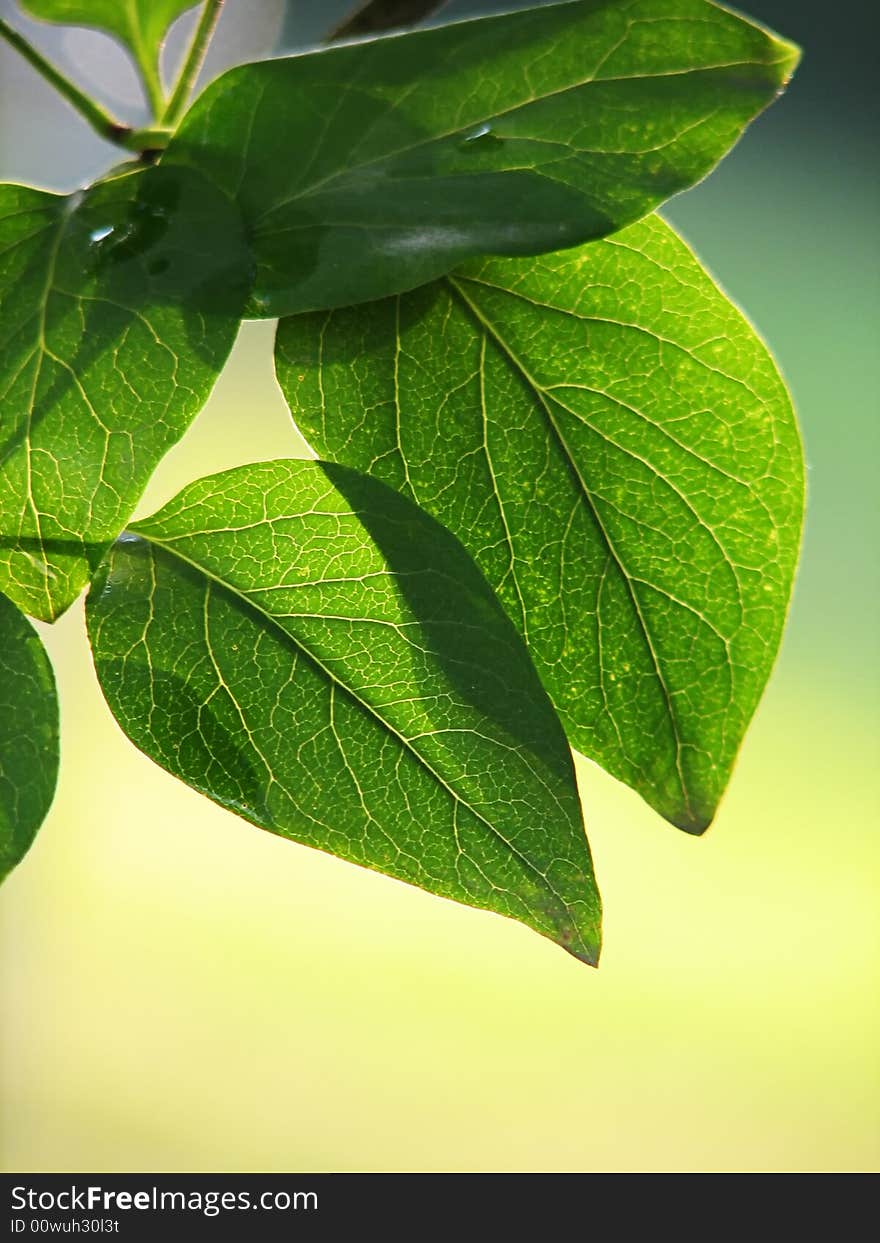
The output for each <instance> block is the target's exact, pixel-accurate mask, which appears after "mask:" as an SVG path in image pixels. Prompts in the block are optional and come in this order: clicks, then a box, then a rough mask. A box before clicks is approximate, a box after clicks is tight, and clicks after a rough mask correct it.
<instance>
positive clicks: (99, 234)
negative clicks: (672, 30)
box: [89, 224, 113, 246]
mask: <svg viewBox="0 0 880 1243" xmlns="http://www.w3.org/2000/svg"><path fill="white" fill-rule="evenodd" d="M112 232H113V225H112V224H107V225H104V226H103V228H100V229H92V231H91V233H90V234H89V241H90V242H91V243H92V245H93V246H97V245H98V243H99V242H103V240H104V238H105V237H109V236H110V234H111V233H112Z"/></svg>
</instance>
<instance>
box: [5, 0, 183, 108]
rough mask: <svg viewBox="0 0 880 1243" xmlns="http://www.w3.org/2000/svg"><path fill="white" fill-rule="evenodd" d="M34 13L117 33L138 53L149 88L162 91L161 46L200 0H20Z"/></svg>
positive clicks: (150, 91) (51, 20) (66, 23)
mask: <svg viewBox="0 0 880 1243" xmlns="http://www.w3.org/2000/svg"><path fill="white" fill-rule="evenodd" d="M19 3H20V4H21V7H22V8H23V9H24V10H25V11H26V12H28V13H30V14H31V15H32V16H33V17H39V18H42V20H43V21H47V22H62V23H64V24H65V25H70V26H91V27H92V28H93V29H95V30H103V31H104V33H105V34H109V35H113V36H114V38H116V39H118V40H119V42H120V43H122V44H123V45H124V46H125V47H126V48H128V50H129V51H130V52H131V54H132V56H133V57H134V59H135V61H136V63H137V65H138V67H139V69H140V71H141V74H142V75H143V78H144V81H145V84H146V85H147V89H148V92H149V93H150V94H151V96H154V92H156V91H159V93H161V88H160V86H159V49H160V48H161V46H162V41H163V40H164V38H165V35H166V33H167V31H168V27H169V26H170V25H171V23H172V22H173V21H175V20H176V19H177V18H178V17H180V15H181V13H185V12H186V10H187V9H191V8H193V7H194V4H195V3H196V0H19Z"/></svg>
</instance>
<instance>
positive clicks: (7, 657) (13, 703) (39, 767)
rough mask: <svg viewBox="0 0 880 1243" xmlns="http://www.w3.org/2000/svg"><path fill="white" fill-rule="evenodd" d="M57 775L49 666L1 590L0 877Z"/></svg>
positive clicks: (46, 803) (21, 850) (26, 843)
mask: <svg viewBox="0 0 880 1243" xmlns="http://www.w3.org/2000/svg"><path fill="white" fill-rule="evenodd" d="M57 777H58V699H57V696H56V694H55V678H54V676H53V674H52V666H51V665H50V664H49V657H48V656H47V655H46V652H45V649H44V647H43V645H42V643H41V642H40V639H39V636H38V635H37V633H36V631H35V630H34V628H33V626H32V625H31V624H30V622H29V621H28V620H27V619H26V618H25V617H22V615H21V613H19V611H18V609H17V608H16V607H15V605H14V604H12V603H11V602H10V601H9V600H7V599H6V597H5V596H2V595H0V880H3V878H4V877H5V876H6V875H7V874H8V873H9V872H10V871H11V870H12V869H13V868H14V867H15V865H16V864H17V863H19V862H20V861H21V859H22V858H23V857H24V855H25V854H26V853H27V851H28V849H29V848H30V845H31V843H32V842H33V840H34V837H35V836H36V834H37V830H38V829H39V827H40V825H41V824H42V823H43V820H44V819H45V818H46V813H47V811H48V810H49V807H50V805H51V802H52V797H53V795H54V794H55V782H56V780H57Z"/></svg>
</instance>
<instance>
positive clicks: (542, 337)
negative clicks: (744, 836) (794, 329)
mask: <svg viewBox="0 0 880 1243" xmlns="http://www.w3.org/2000/svg"><path fill="white" fill-rule="evenodd" d="M276 365H277V371H278V377H279V380H280V382H281V386H282V388H283V390H284V392H285V394H286V396H287V398H288V400H289V402H290V405H291V408H292V410H293V414H294V418H295V419H296V422H297V424H298V426H299V428H300V429H301V431H302V432H303V434H304V435H305V436H306V437H307V439H309V440H310V442H311V443H312V445H313V446H314V447H315V448H316V450H317V451H318V453H319V454H320V455H321V456H323V457H327V458H333V459H337V460H340V461H343V462H346V463H348V464H349V465H351V466H356V467H359V468H360V469H362V470H366V471H369V472H371V473H372V474H374V475H375V476H376V477H378V478H381V479H383V480H384V481H385V482H387V483H389V484H391V485H393V486H394V487H396V488H399V489H400V490H402V491H403V492H406V493H407V494H408V495H409V496H411V497H412V498H413V499H415V500H416V501H417V502H418V503H419V504H420V505H422V506H423V507H424V508H425V509H426V510H427V511H428V512H429V513H431V514H433V515H434V516H435V517H437V518H438V519H440V520H441V521H442V522H443V523H445V524H446V525H447V526H448V527H449V528H450V530H452V531H453V532H455V534H457V535H458V537H459V538H460V539H461V540H462V541H463V543H464V544H465V545H466V547H467V548H468V549H469V551H470V552H471V554H472V555H473V556H474V558H475V559H476V561H477V563H478V565H479V566H480V567H481V569H482V570H483V572H484V573H485V574H486V576H487V578H488V580H489V582H490V583H492V584H493V586H494V587H495V590H496V591H497V592H498V594H499V596H500V598H501V600H502V602H503V604H504V605H505V607H506V608H507V611H508V613H509V615H510V617H511V618H512V619H513V621H514V622H515V623H516V624H517V625H518V626H519V628H520V630H521V631H522V633H523V635H524V636H525V637H526V639H527V642H528V646H529V651H530V652H531V655H532V658H533V660H534V661H535V664H536V667H537V669H538V672H539V673H540V675H541V678H542V680H543V682H544V685H545V687H546V688H547V690H548V692H549V694H550V698H551V699H552V700H553V703H554V704H555V706H556V709H557V711H558V712H559V713H560V715H561V718H562V721H563V724H564V726H565V728H566V731H567V733H568V737H569V739H570V741H571V742H572V745H573V746H575V747H576V748H577V749H578V750H580V751H581V752H583V753H584V754H585V755H587V756H590V757H591V758H592V759H594V760H597V761H598V762H599V763H600V764H602V765H603V766H604V767H605V768H606V769H608V770H609V771H610V772H611V773H613V774H614V775H615V776H616V777H619V778H620V779H621V780H623V781H625V782H627V783H628V784H630V785H632V786H634V787H635V788H636V789H637V790H639V791H640V792H641V794H642V795H643V796H644V797H645V798H646V799H647V800H648V802H650V803H651V804H652V805H653V806H654V807H655V808H657V810H658V811H660V812H661V813H662V814H663V815H664V816H666V817H667V818H668V819H669V820H671V821H672V822H673V823H674V824H677V825H679V826H680V827H681V828H684V829H687V830H688V831H690V832H696V833H699V832H701V831H702V830H703V829H704V828H705V827H706V826H707V825H708V824H709V822H710V820H711V818H712V816H713V813H714V811H715V808H716V805H717V803H718V800H719V798H720V797H721V794H722V792H723V790H724V788H725V785H726V784H727V781H728V778H729V775H730V770H731V767H732V765H733V761H734V758H735V756H736V752H737V749H738V747H739V744H740V741H741V739H742V737H743V734H744V732H745V729H746V727H747V725H748V722H749V719H750V717H751V716H752V713H753V712H754V709H755V706H756V704H757V702H758V699H759V697H760V694H761V692H762V690H763V688H764V684H765V682H766V680H767V677H768V675H769V672H770V669H771V666H772V663H773V660H774V657H775V654H776V650H777V647H778V645H779V640H780V635H781V632H782V627H783V623H784V620H785V614H786V609H787V605H788V599H789V595H790V592H791V586H792V579H793V575H794V570H795V565H796V561H797V553H798V546H799V539H800V529H801V519H802V510H803V497H804V485H803V467H802V461H801V450H800V442H799V437H798V431H797V426H796V422H795V418H794V414H793V412H792V408H791V403H790V399H789V396H788V393H787V392H786V389H785V386H784V384H783V382H782V381H781V379H780V378H779V375H778V373H777V371H776V368H775V366H774V364H773V361H772V359H771V357H770V355H769V354H768V352H767V350H766V349H765V347H764V346H763V344H762V343H761V342H760V340H759V339H758V338H757V336H756V335H755V333H754V331H753V330H752V328H751V327H750V326H749V324H748V323H747V322H746V321H745V320H744V319H743V317H742V316H741V315H740V313H739V312H738V311H737V310H736V309H735V308H734V307H733V306H732V305H731V304H730V303H729V302H728V301H727V299H726V298H725V297H724V295H723V294H722V293H721V291H720V290H719V289H718V288H717V287H716V286H715V285H714V284H713V282H712V280H711V279H710V278H709V276H708V275H707V274H706V272H705V271H704V270H703V269H702V268H701V267H700V265H699V263H698V262H697V260H696V259H695V258H694V256H693V255H692V254H691V252H690V250H689V249H688V247H687V246H686V245H685V243H684V242H683V241H682V240H681V239H680V238H678V237H677V236H676V235H675V233H674V232H673V231H672V229H670V228H669V226H668V225H666V224H665V223H664V222H663V221H662V220H660V219H659V217H656V216H655V217H651V218H649V219H647V220H645V221H642V222H641V223H639V224H637V225H634V226H631V227H630V228H629V229H627V230H625V231H623V232H621V233H619V234H617V235H615V237H613V238H610V239H608V240H606V241H602V242H594V243H592V244H590V245H588V246H585V247H583V248H582V249H580V250H578V251H574V252H569V253H566V254H558V255H550V256H545V257H543V258H541V259H537V260H534V259H530V260H498V259H495V260H486V261H483V262H474V263H472V264H471V265H470V266H469V267H465V268H463V269H461V270H459V271H458V272H457V273H455V274H454V276H452V277H450V278H447V279H446V280H444V281H443V282H439V283H435V284H433V285H431V286H429V287H426V288H424V289H420V290H417V291H416V292H415V293H412V294H408V295H406V296H404V297H399V298H393V299H387V300H385V301H383V302H379V303H375V304H373V305H370V306H365V307H356V308H352V309H348V310H341V311H334V312H329V313H322V314H318V313H315V314H311V315H307V316H301V317H298V318H293V319H288V320H286V321H283V322H282V324H281V326H280V328H279V334H278V343H277V351H276Z"/></svg>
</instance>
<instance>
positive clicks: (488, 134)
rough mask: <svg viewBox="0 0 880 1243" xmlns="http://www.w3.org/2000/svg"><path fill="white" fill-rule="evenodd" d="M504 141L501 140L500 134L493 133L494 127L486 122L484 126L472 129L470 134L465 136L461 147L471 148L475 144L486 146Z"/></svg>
mask: <svg viewBox="0 0 880 1243" xmlns="http://www.w3.org/2000/svg"><path fill="white" fill-rule="evenodd" d="M503 141H504V139H503V138H500V137H499V136H498V134H496V133H494V132H493V130H492V126H491V125H490V124H489V122H488V121H484V122H483V123H482V125H478V126H477V127H476V129H472V130H471V132H470V133H469V134H465V136H464V138H463V139H462V141H461V145H462V146H463V147H470V146H472V145H473V144H474V143H482V144H485V143H487V142H493V143H495V142H503Z"/></svg>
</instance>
